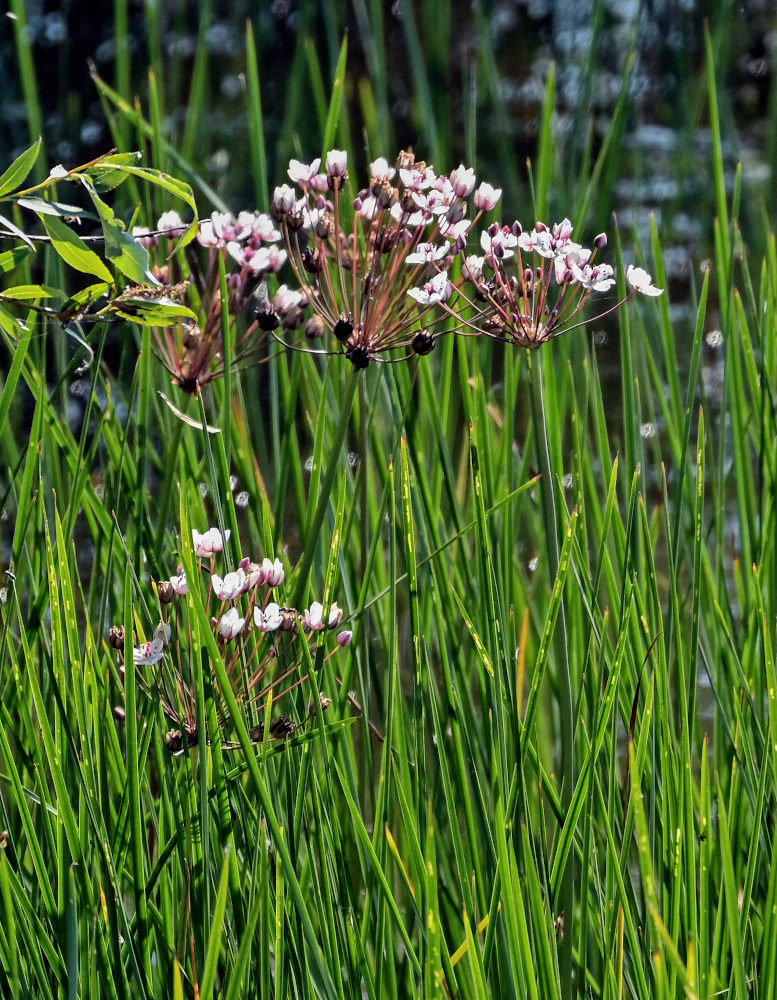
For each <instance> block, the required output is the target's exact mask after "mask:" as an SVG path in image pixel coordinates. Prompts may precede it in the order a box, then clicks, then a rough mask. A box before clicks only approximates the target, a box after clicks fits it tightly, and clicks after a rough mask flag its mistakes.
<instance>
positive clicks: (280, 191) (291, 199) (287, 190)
mask: <svg viewBox="0 0 777 1000" xmlns="http://www.w3.org/2000/svg"><path fill="white" fill-rule="evenodd" d="M296 204H297V192H296V191H295V190H294V188H293V187H290V186H289V185H288V184H281V185H280V187H277V188H276V189H275V191H274V193H273V196H272V207H273V213H274V214H275V215H276V216H277V217H279V218H280V217H281V216H284V215H288V214H289V212H293V211H294V208H295V206H296Z"/></svg>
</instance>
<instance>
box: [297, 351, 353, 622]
mask: <svg viewBox="0 0 777 1000" xmlns="http://www.w3.org/2000/svg"><path fill="white" fill-rule="evenodd" d="M358 384H359V373H358V372H356V371H354V372H351V374H350V377H349V380H348V382H347V383H346V387H345V393H344V395H343V402H342V407H341V409H340V419H339V421H338V423H337V427H336V428H335V433H334V437H333V439H332V449H331V451H330V453H329V454H330V461H329V465H328V467H327V470H326V475H325V476H324V481H323V483H322V484H321V490H320V492H319V495H318V505H317V507H316V514H315V517H314V518H313V523H312V524H311V526H310V531H309V532H308V536H307V538H306V539H305V551H304V553H303V555H302V559H301V560H300V562H299V565H298V567H297V571H296V573H295V576H296V584H295V587H294V598H293V602H292V606H293V607H298V606H299V603H300V601H301V600H302V596H303V594H304V592H305V587H306V586H307V580H308V573H309V572H310V567H311V564H312V562H313V555H314V553H315V551H316V545H315V543H316V539H317V538H318V536H319V534H320V533H321V525H322V524H323V523H324V515H325V514H326V508H327V505H328V503H329V497H330V496H331V493H332V487H333V486H334V483H335V479H336V477H337V475H338V473H339V472H340V471H341V466H340V464H339V462H338V456H339V455H340V450H341V448H342V446H343V442H344V441H345V435H346V434H347V433H348V425H349V423H350V421H351V412H352V409H353V400H354V397H355V395H356V388H357V386H358Z"/></svg>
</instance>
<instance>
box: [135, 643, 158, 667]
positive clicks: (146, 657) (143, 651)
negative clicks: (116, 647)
mask: <svg viewBox="0 0 777 1000" xmlns="http://www.w3.org/2000/svg"><path fill="white" fill-rule="evenodd" d="M164 655H165V641H164V639H162V638H161V636H158V637H157V638H156V639H153V640H152V641H151V642H142V643H141V644H140V646H136V647H135V648H134V649H133V650H132V659H133V660H134V661H135V664H136V665H137V666H151V665H152V664H154V663H159V661H160V660H161V659H162V657H163V656H164Z"/></svg>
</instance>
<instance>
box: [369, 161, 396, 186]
mask: <svg viewBox="0 0 777 1000" xmlns="http://www.w3.org/2000/svg"><path fill="white" fill-rule="evenodd" d="M396 172H397V171H396V167H392V166H391V164H390V163H389V161H388V160H387V159H386V157H385V156H379V157H378V159H377V160H373V161H372V163H371V164H370V177H379V178H380V179H381V180H386V181H390V180H391V178H392V177H393V176H394V174H395V173H396Z"/></svg>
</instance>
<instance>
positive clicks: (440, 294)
mask: <svg viewBox="0 0 777 1000" xmlns="http://www.w3.org/2000/svg"><path fill="white" fill-rule="evenodd" d="M451 291H452V285H451V283H450V281H449V279H448V272H447V271H440V273H439V274H435V275H434V277H433V278H431V279H430V280H429V281H427V282H426V284H425V285H424V286H423V287H422V288H411V289H410V290H409V291H408V293H407V294H408V295H410V296H412V298H414V299H415V300H416V302H418V304H419V305H422V306H433V305H436V304H437V303H438V302H447V301H448V299H449V298H450V296H451Z"/></svg>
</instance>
